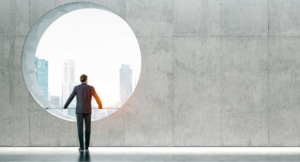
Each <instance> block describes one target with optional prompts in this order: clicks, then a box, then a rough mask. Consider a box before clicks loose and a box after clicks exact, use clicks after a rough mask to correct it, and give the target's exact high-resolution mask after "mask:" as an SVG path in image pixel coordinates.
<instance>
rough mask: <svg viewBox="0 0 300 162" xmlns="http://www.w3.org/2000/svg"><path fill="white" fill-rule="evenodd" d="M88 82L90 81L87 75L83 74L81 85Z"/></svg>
mask: <svg viewBox="0 0 300 162" xmlns="http://www.w3.org/2000/svg"><path fill="white" fill-rule="evenodd" d="M87 80H88V77H87V75H85V74H82V75H81V76H80V82H81V83H87Z"/></svg>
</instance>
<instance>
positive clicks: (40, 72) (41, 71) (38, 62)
mask: <svg viewBox="0 0 300 162" xmlns="http://www.w3.org/2000/svg"><path fill="white" fill-rule="evenodd" d="M34 65H35V74H36V78H37V81H38V83H39V86H40V88H41V90H42V92H43V94H44V95H45V96H46V98H47V99H48V100H49V99H50V96H48V61H46V60H45V59H39V58H38V57H35V60H34Z"/></svg>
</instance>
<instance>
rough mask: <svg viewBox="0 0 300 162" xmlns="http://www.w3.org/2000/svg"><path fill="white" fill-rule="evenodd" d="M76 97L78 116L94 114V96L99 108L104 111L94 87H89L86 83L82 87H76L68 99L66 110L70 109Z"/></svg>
mask: <svg viewBox="0 0 300 162" xmlns="http://www.w3.org/2000/svg"><path fill="white" fill-rule="evenodd" d="M75 95H76V99H77V102H76V114H91V113H92V105H91V101H92V96H94V98H95V100H96V101H97V103H98V105H99V108H100V109H102V103H101V100H100V98H99V96H98V95H97V93H96V91H95V88H94V87H93V86H89V85H87V84H86V83H81V84H80V85H78V86H76V87H74V89H73V92H72V94H71V95H70V97H69V98H68V100H67V102H66V104H65V106H64V109H66V108H68V106H69V104H70V103H71V101H72V100H73V98H74V97H75Z"/></svg>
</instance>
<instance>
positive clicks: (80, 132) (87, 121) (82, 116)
mask: <svg viewBox="0 0 300 162" xmlns="http://www.w3.org/2000/svg"><path fill="white" fill-rule="evenodd" d="M76 116H77V130H78V138H79V144H80V147H81V148H83V120H84V122H85V147H87V148H88V147H89V146H90V136H91V114H76Z"/></svg>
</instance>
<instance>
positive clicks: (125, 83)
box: [120, 64, 132, 106]
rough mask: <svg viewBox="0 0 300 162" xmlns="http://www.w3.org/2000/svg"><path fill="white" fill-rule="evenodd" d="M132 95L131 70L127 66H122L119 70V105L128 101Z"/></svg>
mask: <svg viewBox="0 0 300 162" xmlns="http://www.w3.org/2000/svg"><path fill="white" fill-rule="evenodd" d="M131 93H132V70H131V68H130V66H129V65H127V64H122V66H121V69H120V102H121V105H120V106H123V104H124V103H125V102H126V101H127V100H128V99H129V97H130V96H131Z"/></svg>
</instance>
